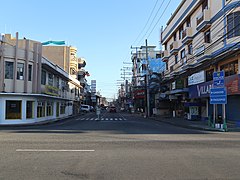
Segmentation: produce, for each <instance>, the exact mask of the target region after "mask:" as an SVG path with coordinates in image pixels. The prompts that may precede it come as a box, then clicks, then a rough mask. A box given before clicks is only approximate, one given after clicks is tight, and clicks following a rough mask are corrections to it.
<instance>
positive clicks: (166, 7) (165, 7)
mask: <svg viewBox="0 0 240 180" xmlns="http://www.w3.org/2000/svg"><path fill="white" fill-rule="evenodd" d="M171 1H172V0H169V2H168V4H167V6H166V7H165V9H164V10H163V13H162V14H161V16H160V17H159V18H158V20H157V22H156V23H155V25H154V26H153V28H152V30H151V32H150V33H149V34H148V36H147V38H149V36H150V35H151V34H152V32H153V30H154V29H155V27H156V26H157V24H158V23H159V21H160V19H161V18H162V16H163V15H164V13H165V11H166V10H167V8H168V6H169V4H170V2H171Z"/></svg>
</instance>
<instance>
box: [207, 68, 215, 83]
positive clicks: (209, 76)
mask: <svg viewBox="0 0 240 180" xmlns="http://www.w3.org/2000/svg"><path fill="white" fill-rule="evenodd" d="M213 72H214V70H213V69H210V70H207V71H206V81H212V80H213Z"/></svg>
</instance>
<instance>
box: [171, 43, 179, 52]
mask: <svg viewBox="0 0 240 180" xmlns="http://www.w3.org/2000/svg"><path fill="white" fill-rule="evenodd" d="M177 53H178V42H177V41H174V42H173V43H172V44H170V54H177Z"/></svg>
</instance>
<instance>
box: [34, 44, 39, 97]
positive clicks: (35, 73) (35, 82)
mask: <svg viewBox="0 0 240 180" xmlns="http://www.w3.org/2000/svg"><path fill="white" fill-rule="evenodd" d="M37 50H38V44H37V43H34V44H33V78H32V82H34V83H32V92H33V93H37V76H38V75H37V61H38V53H37ZM40 83H41V82H40Z"/></svg>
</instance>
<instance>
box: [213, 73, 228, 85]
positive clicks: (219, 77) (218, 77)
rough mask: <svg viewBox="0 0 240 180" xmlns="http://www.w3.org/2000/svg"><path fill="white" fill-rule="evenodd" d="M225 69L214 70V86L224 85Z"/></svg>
mask: <svg viewBox="0 0 240 180" xmlns="http://www.w3.org/2000/svg"><path fill="white" fill-rule="evenodd" d="M224 77H225V73H224V71H219V72H214V73H213V86H214V87H215V88H217V87H224Z"/></svg>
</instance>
